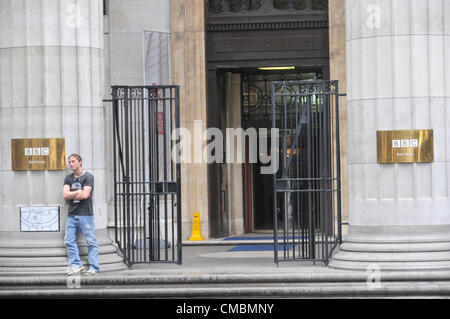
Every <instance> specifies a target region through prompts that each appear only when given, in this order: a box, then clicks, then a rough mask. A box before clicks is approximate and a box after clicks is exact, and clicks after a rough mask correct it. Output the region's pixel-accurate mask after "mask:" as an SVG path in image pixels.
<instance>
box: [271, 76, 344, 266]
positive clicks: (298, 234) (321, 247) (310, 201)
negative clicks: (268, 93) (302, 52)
mask: <svg viewBox="0 0 450 319" xmlns="http://www.w3.org/2000/svg"><path fill="white" fill-rule="evenodd" d="M272 97H273V98H272V113H273V115H274V116H273V127H274V128H279V129H280V169H279V171H278V173H276V174H275V176H274V188H275V194H274V259H275V262H276V263H278V262H279V261H289V260H300V261H302V260H304V261H313V262H317V261H322V262H324V263H325V264H328V262H329V258H330V256H331V254H332V252H333V250H334V249H335V248H336V247H337V245H338V244H339V243H340V242H341V239H342V238H341V237H342V235H341V179H340V156H339V155H340V149H339V93H338V82H337V81H324V80H321V81H280V82H273V83H272ZM276 118H280V120H275V119H276Z"/></svg>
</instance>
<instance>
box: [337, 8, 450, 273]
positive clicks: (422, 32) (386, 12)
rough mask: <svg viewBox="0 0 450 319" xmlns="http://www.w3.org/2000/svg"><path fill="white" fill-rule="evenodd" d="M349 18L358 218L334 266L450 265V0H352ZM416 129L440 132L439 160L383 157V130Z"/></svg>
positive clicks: (352, 208)
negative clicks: (386, 160)
mask: <svg viewBox="0 0 450 319" xmlns="http://www.w3.org/2000/svg"><path fill="white" fill-rule="evenodd" d="M346 26H347V28H346V43H347V81H348V82H347V87H348V89H347V103H348V136H349V140H348V155H349V158H348V160H349V223H350V227H349V236H348V238H347V241H346V243H344V244H343V245H342V247H341V248H342V249H341V252H340V253H339V254H338V255H336V256H335V260H334V262H333V263H332V266H333V265H334V266H339V267H342V268H364V267H365V266H367V265H369V264H370V263H378V264H379V265H380V267H385V268H387V269H405V268H408V269H413V268H414V269H416V268H419V269H435V268H450V213H449V212H450V199H449V195H450V146H449V145H450V144H449V141H450V140H449V138H450V128H449V125H450V124H449V123H450V81H449V80H448V74H450V2H449V1H445V0H433V1H427V0H378V1H375V0H346ZM409 129H432V130H433V131H434V162H432V163H413V164H382V165H380V164H378V163H377V146H376V131H378V130H409ZM392 253H394V254H392ZM395 253H398V254H395Z"/></svg>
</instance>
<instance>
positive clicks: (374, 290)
mask: <svg viewBox="0 0 450 319" xmlns="http://www.w3.org/2000/svg"><path fill="white" fill-rule="evenodd" d="M71 287H72V288H68V287H67V286H65V287H55V286H49V287H45V288H42V287H36V286H25V287H21V289H17V287H2V290H0V298H33V297H39V298H54V297H59V298H61V297H62V298H224V297H235V298H244V297H245V298H250V297H257V298H264V297H272V298H273V297H303V298H307V297H343V298H346V297H359V298H362V297H370V296H372V297H381V296H386V297H393V296H398V297H405V296H414V297H417V296H450V283H449V282H400V283H399V282H389V283H383V284H381V285H380V286H370V285H368V284H367V283H337V284H332V283H301V284H299V283H294V284H252V285H249V284H246V285H195V286H192V285H191V286H187V285H183V286H170V287H169V286H155V285H139V286H122V287H116V286H114V287H111V286H89V287H84V286H83V284H81V285H80V286H79V287H80V288H77V286H76V285H75V284H73V285H72V286H71Z"/></svg>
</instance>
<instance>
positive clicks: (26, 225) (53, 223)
mask: <svg viewBox="0 0 450 319" xmlns="http://www.w3.org/2000/svg"><path fill="white" fill-rule="evenodd" d="M59 230H60V227H59V206H22V207H20V231H21V232H59Z"/></svg>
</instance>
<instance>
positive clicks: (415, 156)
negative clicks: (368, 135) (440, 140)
mask: <svg viewBox="0 0 450 319" xmlns="http://www.w3.org/2000/svg"><path fill="white" fill-rule="evenodd" d="M377 157H378V163H379V164H391V163H430V162H433V160H434V145H433V130H402V131H377Z"/></svg>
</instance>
